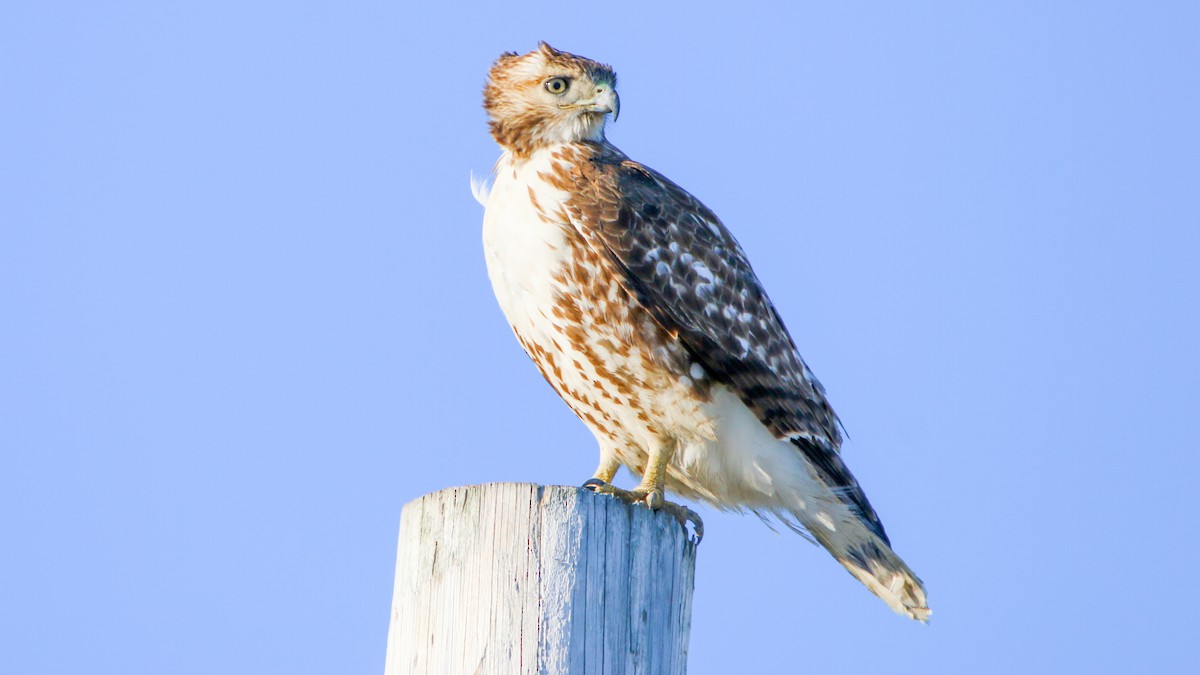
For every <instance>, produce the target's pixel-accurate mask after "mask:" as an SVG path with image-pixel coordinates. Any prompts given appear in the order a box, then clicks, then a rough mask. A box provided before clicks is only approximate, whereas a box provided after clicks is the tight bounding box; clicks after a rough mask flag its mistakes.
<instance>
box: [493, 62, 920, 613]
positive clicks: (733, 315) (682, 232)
mask: <svg viewBox="0 0 1200 675" xmlns="http://www.w3.org/2000/svg"><path fill="white" fill-rule="evenodd" d="M616 83H617V78H616V74H615V73H614V72H613V70H612V68H610V67H609V66H607V65H604V64H601V63H597V62H596V61H592V60H590V59H587V58H583V57H581V56H577V55H575V54H571V53H568V52H564V51H559V50H557V49H554V48H553V47H551V46H550V45H548V44H546V43H544V42H543V43H541V44H540V46H539V47H538V49H536V50H534V51H532V52H529V53H527V54H523V55H518V54H515V53H505V54H503V55H501V56H500V57H499V58H498V59H497V60H496V62H495V63H494V64H493V66H492V68H491V71H490V73H489V76H488V80H487V84H486V86H485V87H484V97H483V98H484V102H483V106H484V108H485V110H486V111H487V115H488V118H489V126H490V129H491V134H492V136H493V138H495V140H496V142H497V143H498V144H499V145H500V146H501V148H502V149H503V154H502V155H501V157H500V159H499V161H498V162H497V164H496V168H495V176H494V182H493V183H492V185H491V187H490V188H488V187H486V186H485V185H483V184H476V183H473V185H472V187H473V188H474V191H475V196H476V198H477V199H478V200H479V201H480V202H481V203H482V204H483V205H484V207H485V215H484V220H483V244H484V252H485V256H486V259H487V268H488V276H489V278H490V279H491V282H492V288H493V290H494V291H495V294H496V299H497V300H498V301H499V303H500V307H501V309H502V310H503V311H504V315H505V317H506V318H507V319H508V322H509V324H510V325H511V326H512V329H513V332H514V333H515V334H516V336H517V340H518V341H519V342H520V343H521V346H522V347H524V349H525V352H526V353H527V354H529V356H530V358H531V359H533V362H534V363H535V364H537V367H538V369H539V370H541V372H542V375H544V376H545V378H546V380H547V381H548V382H549V383H550V386H552V387H553V388H554V390H555V391H556V392H558V394H559V396H561V397H562V399H563V400H564V401H566V403H567V405H568V406H570V407H571V409H572V410H573V411H574V412H575V414H576V415H578V416H579V418H580V419H581V420H582V421H583V422H584V424H586V425H587V427H588V429H590V430H591V432H592V433H593V434H594V435H595V437H596V440H597V441H598V442H599V445H600V464H599V467H598V468H597V469H596V472H595V474H594V476H593V479H592V480H590V481H588V483H587V484H586V485H589V486H591V487H593V488H594V489H596V490H597V491H599V492H604V493H607V494H612V495H615V496H617V497H620V498H623V499H625V500H627V501H631V502H643V503H645V504H646V505H647V506H649V507H650V508H655V509H667V510H669V511H671V512H672V513H674V514H675V515H676V517H678V518H680V519H681V522H683V521H685V520H691V521H693V522H694V523H695V525H696V528H697V532H698V534H699V533H700V532H701V530H700V527H701V523H700V521H699V518H698V517H696V516H695V514H694V513H693V512H691V510H690V509H687V508H685V507H681V506H678V505H675V504H672V503H671V502H667V501H666V500H665V494H664V493H665V491H670V492H672V493H674V494H678V495H681V496H683V497H687V498H689V499H693V500H699V501H703V502H707V503H709V504H713V505H715V506H717V507H718V508H723V509H734V510H751V511H754V512H756V513H758V514H759V515H762V516H775V517H777V518H778V519H779V520H780V521H781V522H783V523H785V524H786V525H788V526H789V527H791V528H792V529H795V530H796V531H798V532H801V533H804V532H807V533H808V534H809V535H810V536H811V537H812V538H813V539H815V540H816V541H817V542H818V543H820V544H821V545H822V546H824V547H825V548H826V549H827V550H828V551H829V552H830V553H831V554H832V555H833V557H834V558H836V559H837V561H838V562H840V563H841V564H842V565H843V566H845V568H846V569H847V570H848V571H849V572H850V574H852V575H854V576H855V577H856V578H857V579H858V580H859V581H861V582H862V583H863V584H865V585H866V586H867V588H869V589H870V590H871V592H872V593H874V594H875V595H877V596H879V597H880V598H881V599H883V601H884V602H886V603H887V604H888V605H889V606H890V607H891V608H892V609H893V610H895V611H896V612H898V613H900V614H902V615H905V616H908V617H911V618H913V619H917V620H920V621H925V620H926V619H927V618H928V616H929V613H930V610H929V608H928V605H927V603H926V600H925V590H924V586H923V585H922V583H921V580H920V579H918V578H917V576H916V574H914V573H913V572H912V570H910V569H909V568H908V566H907V565H906V564H905V563H904V561H902V560H901V559H900V557H899V556H897V555H896V553H895V552H893V551H892V548H891V544H890V542H889V541H888V537H887V534H885V533H884V530H883V524H882V523H881V522H880V520H879V517H878V516H877V515H876V514H875V510H874V509H873V508H871V503H870V502H869V501H867V496H866V494H864V493H863V490H862V488H861V487H860V486H859V484H858V481H857V480H856V479H855V478H854V476H853V474H851V473H850V470H849V469H848V468H847V467H846V464H845V463H844V462H843V461H842V458H841V456H840V454H839V448H840V445H841V442H842V438H841V433H840V431H839V426H840V422H839V421H838V418H837V416H836V415H835V414H834V412H833V409H832V408H831V407H830V405H829V402H828V401H827V400H826V398H825V390H824V389H823V388H822V386H821V384H820V383H819V382H818V381H817V378H816V377H814V376H813V373H812V371H810V370H809V368H808V366H807V365H806V364H805V363H804V360H803V359H802V358H801V357H800V354H799V352H798V351H797V349H796V345H795V343H794V342H793V341H792V338H791V336H790V335H789V334H788V331H787V329H786V328H785V327H784V325H783V320H782V319H781V318H780V316H779V313H778V312H777V311H776V310H775V307H774V305H772V303H771V301H770V299H768V298H767V294H766V291H765V290H764V289H763V287H762V285H761V283H759V280H758V278H757V277H756V276H755V274H754V271H753V270H752V269H751V267H750V262H749V260H747V258H746V254H745V253H744V252H743V251H742V248H741V246H739V245H738V243H737V241H736V240H735V239H734V238H733V236H732V235H731V234H730V233H729V230H727V229H726V228H725V226H724V225H723V224H722V223H721V221H720V220H719V219H718V218H717V216H716V215H715V214H714V213H713V212H712V211H710V210H709V209H708V208H707V207H705V206H704V205H703V204H701V203H700V201H699V200H698V199H696V198H695V197H693V196H692V195H691V194H689V193H688V192H687V191H685V190H684V189H683V188H681V187H679V186H678V185H676V184H675V183H672V182H671V181H670V180H668V179H667V178H666V177H665V176H663V175H662V174H660V173H658V172H657V171H654V170H653V169H651V168H649V167H647V166H644V165H642V164H639V163H638V162H635V161H633V160H631V159H629V157H627V156H626V155H625V154H624V153H623V152H621V151H620V150H618V149H617V148H616V147H615V146H614V145H612V144H611V143H609V142H608V141H607V140H606V139H605V137H604V125H605V121H606V118H607V116H608V115H612V117H613V119H614V120H615V119H616V118H617V115H618V114H619V112H620V99H619V98H618V97H617V91H616ZM622 465H623V466H625V467H627V468H628V469H629V470H630V471H632V472H634V473H635V474H636V475H640V476H641V477H642V480H641V483H640V484H639V485H638V486H637V487H636V488H634V489H633V490H621V489H619V488H616V487H614V486H613V485H612V480H613V477H614V475H615V474H616V472H617V469H618V467H620V466H622Z"/></svg>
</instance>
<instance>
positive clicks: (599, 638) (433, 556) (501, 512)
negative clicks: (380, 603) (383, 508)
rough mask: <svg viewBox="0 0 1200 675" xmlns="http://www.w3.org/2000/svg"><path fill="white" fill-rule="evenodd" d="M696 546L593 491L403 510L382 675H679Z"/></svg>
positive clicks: (443, 499) (468, 491)
mask: <svg viewBox="0 0 1200 675" xmlns="http://www.w3.org/2000/svg"><path fill="white" fill-rule="evenodd" d="M695 564H696V545H695V544H694V543H693V542H692V541H691V540H690V538H689V537H688V535H687V534H686V533H685V532H684V530H683V528H682V527H680V525H679V523H678V522H677V521H676V520H675V519H674V518H672V517H671V516H670V515H668V514H666V513H661V512H652V511H650V510H648V509H646V508H645V507H642V506H630V505H628V504H626V503H624V502H622V501H620V500H617V499H613V498H611V497H608V496H605V495H597V494H594V493H592V492H591V491H589V490H583V489H580V488H574V487H563V486H557V485H555V486H539V485H532V484H528V483H491V484H488V485H472V486H468V487H459V488H449V489H446V490H442V491H440V492H434V493H432V494H428V495H425V496H424V497H421V498H419V499H416V500H414V501H412V502H410V503H409V504H408V505H406V506H405V507H404V511H403V513H402V514H401V517H400V545H399V550H398V552H397V554H396V585H395V591H394V593H393V596H392V620H391V626H390V628H389V629H388V646H387V667H386V670H385V672H386V674H387V675H418V674H422V675H425V674H427V675H459V674H462V675H473V674H475V673H481V674H496V675H509V674H514V675H515V674H517V673H530V674H533V673H545V674H547V675H554V674H558V673H561V674H563V675H566V674H568V673H569V674H570V675H582V674H588V675H590V674H593V673H594V674H596V675H601V674H603V675H633V674H634V673H638V674H641V673H645V674H647V675H659V674H663V675H682V674H683V673H684V672H685V671H686V669H687V644H688V632H689V630H690V628H691V621H692V614H691V613H692V588H693V582H694V574H695Z"/></svg>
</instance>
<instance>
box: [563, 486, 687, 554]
mask: <svg viewBox="0 0 1200 675" xmlns="http://www.w3.org/2000/svg"><path fill="white" fill-rule="evenodd" d="M583 487H584V488H586V489H588V490H591V491H592V492H595V493H597V494H602V495H611V496H613V497H616V498H617V499H620V500H621V501H623V502H625V503H627V504H645V505H646V506H647V507H648V508H649V509H650V510H652V511H666V512H667V513H669V514H671V515H672V516H675V520H678V521H679V524H680V525H681V526H683V531H684V532H685V533H686V532H687V529H688V527H687V524H688V523H691V524H692V529H694V530H695V532H696V543H697V544H699V543H700V540H701V539H703V538H704V521H703V520H700V516H699V514H697V513H696V512H695V511H693V510H691V509H689V508H688V507H686V506H684V505H682V504H676V503H674V502H669V501H667V500H666V497H665V496H664V495H663V491H662V490H646V489H644V488H634V489H633V490H623V489H621V488H619V487H617V486H615V485H613V484H612V483H605V482H604V481H602V480H600V479H599V478H592V479H590V480H588V481H587V482H585V483H584V484H583Z"/></svg>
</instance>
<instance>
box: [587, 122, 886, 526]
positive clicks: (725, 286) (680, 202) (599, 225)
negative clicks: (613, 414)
mask: <svg viewBox="0 0 1200 675" xmlns="http://www.w3.org/2000/svg"><path fill="white" fill-rule="evenodd" d="M575 169H576V171H578V173H576V174H575V182H574V185H573V186H572V192H573V193H574V194H575V197H574V198H572V199H571V200H570V201H568V203H567V209H568V215H569V216H570V217H571V220H572V223H573V224H574V225H575V227H576V228H577V229H578V230H579V231H580V233H581V234H583V236H584V237H585V238H586V239H587V240H588V241H589V242H591V243H592V245H594V246H596V247H597V248H602V249H603V252H605V253H606V254H607V255H608V256H609V258H610V259H611V260H612V261H613V262H614V263H615V267H616V268H617V269H618V271H619V272H620V273H621V274H623V275H624V278H625V281H626V282H627V283H628V285H629V286H630V287H631V288H632V289H633V290H634V292H635V293H636V295H637V298H638V299H639V301H640V302H641V303H642V304H643V305H644V306H645V307H646V308H648V309H649V310H650V312H651V313H652V314H653V315H654V317H655V318H656V319H657V320H658V322H659V323H660V324H661V325H662V326H663V327H664V328H665V329H666V330H667V331H668V332H670V333H672V334H674V335H677V336H678V338H679V339H680V340H681V341H682V342H683V343H684V344H685V345H686V346H687V348H688V350H689V351H690V352H691V353H692V355H693V356H694V357H695V359H696V360H697V361H698V362H699V363H701V364H702V365H703V366H704V368H705V369H706V370H707V371H708V373H709V375H710V376H711V377H712V378H713V379H714V380H715V381H717V382H721V383H723V384H725V385H726V386H728V387H730V388H731V389H732V390H733V391H734V392H735V393H736V394H737V395H738V396H739V397H740V398H741V400H742V402H743V403H745V404H746V406H747V407H749V408H750V409H751V410H752V411H754V413H755V414H756V415H757V416H758V418H759V419H760V420H761V421H762V423H763V424H764V425H765V426H766V427H767V428H768V429H770V430H771V432H772V433H773V434H774V435H775V437H776V438H779V439H781V440H788V441H791V442H792V443H793V444H794V445H795V446H796V447H797V448H798V449H799V450H800V451H801V452H803V454H804V456H805V457H806V458H807V459H808V460H809V461H810V462H811V464H812V465H813V467H814V469H816V470H817V472H818V474H819V475H821V477H822V478H823V479H824V480H825V482H826V483H827V484H828V485H830V487H831V488H833V489H835V490H836V491H838V492H839V494H841V496H842V498H843V499H844V500H845V501H846V502H847V503H849V504H852V505H853V506H855V507H856V508H857V509H858V510H859V511H860V513H862V515H863V516H864V518H865V519H866V520H867V522H868V523H870V524H871V525H873V526H875V529H876V530H877V533H878V534H880V536H881V537H883V538H884V540H885V541H886V535H885V534H883V527H882V525H880V524H879V519H878V518H877V517H876V515H875V512H874V510H873V509H872V508H871V506H870V503H869V502H868V501H867V498H866V495H865V494H863V492H862V490H861V488H860V487H859V486H858V482H857V481H856V480H855V479H854V476H853V475H852V474H851V473H850V471H849V469H848V468H847V467H846V466H845V464H844V463H843V462H842V460H841V458H840V457H839V456H838V448H839V447H840V445H841V440H842V439H841V433H840V431H839V426H840V423H839V421H838V418H837V415H836V414H834V412H833V409H832V408H831V407H830V406H829V403H828V401H827V400H826V399H825V390H824V388H822V386H821V384H820V383H819V382H818V381H817V379H816V377H814V376H813V374H812V371H810V370H809V368H808V366H807V365H806V364H805V363H804V360H803V359H802V358H801V357H800V354H799V352H798V351H797V349H796V345H795V343H794V342H793V341H792V338H791V336H790V335H789V334H788V331H787V329H786V328H785V327H784V325H783V321H782V320H781V319H780V317H779V314H778V312H776V310H775V307H774V305H772V304H771V300H770V299H769V298H768V297H767V294H766V292H765V291H764V290H763V288H762V284H761V283H759V281H758V277H756V276H755V274H754V270H753V269H751V267H750V262H749V260H747V258H746V254H745V253H744V252H743V251H742V248H741V246H739V245H738V243H737V241H736V240H735V239H734V238H733V235H731V234H730V233H729V231H728V230H727V229H726V228H725V226H724V225H723V224H722V223H721V221H720V220H719V219H718V218H717V216H716V215H715V214H714V213H713V212H712V211H710V210H709V209H708V208H707V207H705V206H704V205H703V204H701V203H700V201H699V200H697V199H696V198H695V197H693V196H692V195H690V194H688V193H687V192H686V191H685V190H683V189H682V188H680V187H679V186H678V185H675V184H674V183H672V182H671V181H670V180H668V179H667V178H666V177H664V176H663V175H661V174H659V173H658V172H656V171H654V170H652V169H649V168H647V167H645V166H642V165H641V164H638V163H637V162H634V161H632V160H629V159H628V158H626V157H625V156H624V155H623V154H621V153H620V152H619V151H617V150H615V148H612V147H611V146H602V147H601V148H599V149H598V152H597V153H596V154H594V155H593V156H592V157H591V158H590V161H587V164H586V165H585V166H579V165H577V166H576V167H575Z"/></svg>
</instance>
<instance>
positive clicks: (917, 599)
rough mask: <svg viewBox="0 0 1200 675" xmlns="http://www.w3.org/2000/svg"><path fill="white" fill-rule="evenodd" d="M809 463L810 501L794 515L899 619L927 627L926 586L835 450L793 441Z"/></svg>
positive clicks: (797, 440)
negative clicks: (894, 546)
mask: <svg viewBox="0 0 1200 675" xmlns="http://www.w3.org/2000/svg"><path fill="white" fill-rule="evenodd" d="M791 444H792V445H793V446H794V447H796V448H799V449H800V451H801V452H802V453H803V455H804V458H805V459H806V460H807V466H808V472H809V477H810V478H811V479H812V483H811V484H810V485H809V486H808V488H807V497H808V498H809V499H808V500H805V499H801V500H799V502H797V503H796V504H797V506H798V507H799V508H793V509H791V511H792V514H793V515H794V516H795V518H796V519H797V520H798V521H800V523H801V524H802V525H804V528H805V529H807V530H808V531H809V533H810V534H811V535H812V536H813V538H815V539H816V540H817V541H818V542H819V543H820V544H821V545H822V546H824V547H825V548H826V549H827V550H828V551H829V552H830V553H831V554H832V555H833V557H834V558H835V559H836V560H837V561H838V562H840V563H841V564H842V566H843V567H845V568H846V570H847V571H849V572H850V574H852V575H853V576H854V578H856V579H858V580H859V581H861V582H862V584H863V585H864V586H866V587H867V588H868V589H869V590H870V591H871V592H872V593H874V594H875V595H877V596H879V598H880V599H881V600H883V601H884V602H886V603H887V605H888V607H891V608H892V610H893V611H895V612H896V613H897V614H900V615H903V616H907V617H909V618H912V619H915V620H917V621H921V622H927V621H928V620H929V615H930V614H932V611H931V610H930V609H929V604H928V602H927V601H926V599H925V585H924V584H922V583H921V580H920V579H919V578H918V577H917V575H916V574H914V573H913V571H912V570H911V569H909V567H908V565H906V564H904V561H903V560H901V559H900V556H898V555H896V553H895V551H893V550H892V546H891V542H890V541H889V540H888V536H887V533H886V532H885V531H884V529H883V523H882V522H881V521H880V520H879V516H878V515H877V514H876V513H875V509H874V508H872V507H871V502H870V501H869V500H868V499H867V495H866V493H865V492H863V489H862V487H861V486H860V485H859V484H858V480H856V479H855V478H854V474H852V473H851V472H850V469H849V467H847V466H846V464H845V462H843V461H842V458H841V455H839V454H838V452H837V449H836V448H835V447H832V446H829V445H823V444H820V443H817V442H814V441H812V440H811V439H806V438H796V439H792V440H791Z"/></svg>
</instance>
